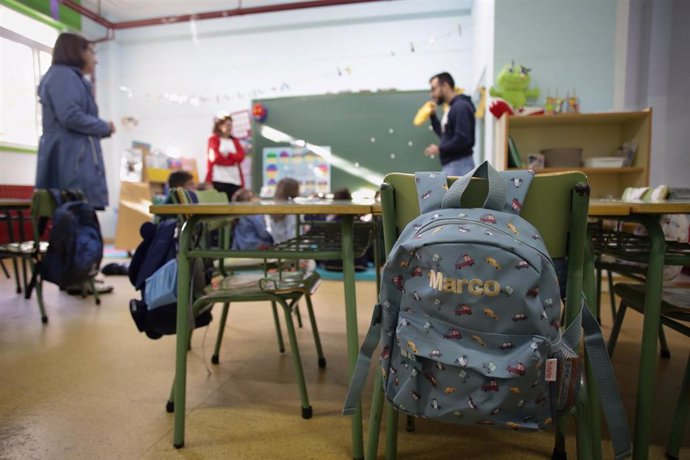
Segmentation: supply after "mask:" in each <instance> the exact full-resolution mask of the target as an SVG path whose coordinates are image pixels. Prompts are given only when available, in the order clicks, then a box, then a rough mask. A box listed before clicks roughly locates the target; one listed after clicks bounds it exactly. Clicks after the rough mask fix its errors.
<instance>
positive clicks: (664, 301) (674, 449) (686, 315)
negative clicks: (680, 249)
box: [608, 283, 690, 459]
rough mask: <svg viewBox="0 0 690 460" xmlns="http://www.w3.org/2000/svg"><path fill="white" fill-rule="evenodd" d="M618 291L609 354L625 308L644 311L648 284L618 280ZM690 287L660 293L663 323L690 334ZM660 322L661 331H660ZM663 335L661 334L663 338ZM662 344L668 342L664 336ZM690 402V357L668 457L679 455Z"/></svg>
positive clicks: (672, 429) (674, 421) (669, 442)
mask: <svg viewBox="0 0 690 460" xmlns="http://www.w3.org/2000/svg"><path fill="white" fill-rule="evenodd" d="M613 290H614V292H615V294H616V295H617V296H618V297H620V299H621V300H620V305H619V307H618V313H617V314H616V317H615V321H614V324H613V329H612V330H611V335H610V337H609V344H608V350H609V355H611V356H613V351H614V350H615V348H616V342H617V341H618V334H619V333H620V329H621V326H622V325H623V319H624V318H625V312H626V311H627V309H628V308H632V309H633V310H635V311H637V312H639V313H642V314H644V297H645V286H644V285H643V284H633V283H616V284H615V285H614V287H613ZM688 322H690V289H687V288H685V289H684V288H664V290H663V291H662V293H661V325H664V326H666V327H669V328H671V329H673V330H675V331H677V332H680V333H681V334H683V335H685V336H687V337H690V327H688V325H687V323H688ZM684 323H685V324H684ZM661 325H660V326H659V331H660V332H661V331H662V329H661ZM661 337H663V335H660V338H661ZM662 343H663V345H662V346H666V347H667V345H666V343H665V339H664V340H663V342H662ZM689 403H690V358H689V359H688V364H687V365H686V367H685V375H684V376H683V383H682V384H681V386H680V395H679V397H678V402H677V403H676V409H675V413H674V415H673V422H672V423H671V433H670V436H669V441H668V445H667V447H666V455H667V457H668V458H672V459H677V458H678V453H679V451H680V444H681V442H682V440H683V434H684V430H685V426H686V422H687V419H688V404H689Z"/></svg>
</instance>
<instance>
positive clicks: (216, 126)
mask: <svg viewBox="0 0 690 460" xmlns="http://www.w3.org/2000/svg"><path fill="white" fill-rule="evenodd" d="M228 120H230V121H232V117H231V116H230V115H225V116H223V117H218V118H216V119H215V120H214V121H213V134H215V135H216V136H220V135H221V134H222V133H221V132H220V125H222V124H223V123H225V122H226V121H228ZM230 137H232V135H230Z"/></svg>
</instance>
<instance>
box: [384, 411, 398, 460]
mask: <svg viewBox="0 0 690 460" xmlns="http://www.w3.org/2000/svg"><path fill="white" fill-rule="evenodd" d="M397 457H398V411H397V410H395V408H394V407H393V405H392V404H391V403H386V460H393V459H395V458H397Z"/></svg>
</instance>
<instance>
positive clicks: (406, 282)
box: [344, 162, 630, 455]
mask: <svg viewBox="0 0 690 460" xmlns="http://www.w3.org/2000/svg"><path fill="white" fill-rule="evenodd" d="M473 176H477V177H483V178H485V179H487V180H488V195H487V198H486V201H485V203H484V207H482V208H472V209H461V208H459V204H460V199H461V197H462V195H463V193H464V191H465V189H466V188H467V186H468V185H469V182H470V180H471V178H472V177H473ZM532 177H533V172H531V171H525V170H522V171H510V172H504V173H498V172H497V171H495V170H494V169H493V168H492V167H491V166H490V165H489V164H488V163H487V162H484V163H482V164H481V165H480V166H478V167H477V168H476V169H475V170H474V171H472V172H471V173H469V174H467V175H465V176H463V177H461V178H459V179H458V180H456V181H455V182H454V183H453V185H452V186H451V187H450V188H448V185H447V179H446V176H445V174H444V173H417V174H416V175H415V179H416V183H417V192H418V197H419V203H420V209H421V212H422V214H421V215H420V216H418V217H417V218H416V219H414V220H413V221H411V222H410V223H409V224H408V225H407V226H406V227H405V229H404V230H403V231H402V233H401V234H400V236H399V238H398V240H397V241H396V243H395V245H394V246H393V248H392V250H391V252H390V254H389V256H388V259H387V261H386V264H385V266H384V269H383V275H382V285H381V290H380V294H379V303H378V305H376V308H375V311H374V316H373V318H372V326H371V328H370V331H369V334H368V335H367V339H365V342H364V345H363V346H362V351H361V353H360V359H359V360H358V363H357V368H356V370H355V372H354V373H353V378H352V381H351V386H350V392H349V393H348V399H347V401H346V405H345V410H344V413H346V414H347V413H352V412H353V410H354V407H355V406H356V402H357V400H358V399H359V394H360V392H361V386H362V385H363V381H364V380H365V378H366V370H367V368H368V363H369V362H370V358H371V355H372V352H373V348H374V347H375V344H376V341H377V339H378V341H379V342H380V345H381V355H380V367H381V372H382V374H383V386H384V392H385V395H386V397H387V399H388V400H389V401H390V402H391V403H392V404H393V405H394V406H395V407H396V409H398V410H399V411H400V412H403V413H406V414H408V415H413V416H416V417H421V418H432V419H436V420H440V421H445V422H451V423H460V424H470V425H485V426H491V427H497V428H505V429H511V430H515V431H535V430H543V429H547V428H548V427H550V426H552V425H553V423H554V421H555V420H556V418H557V417H558V416H560V415H561V414H563V413H564V412H565V411H567V410H568V409H570V408H571V407H572V406H573V405H574V404H575V402H576V399H577V394H578V391H579V385H580V380H581V361H580V359H579V356H578V353H577V350H578V349H579V345H580V339H581V330H582V327H583V324H584V327H585V330H586V331H587V332H588V337H589V335H590V334H589V332H590V331H591V332H592V333H595V332H594V331H593V329H592V327H593V326H596V329H597V330H598V326H597V325H596V321H595V320H594V318H593V317H592V316H591V313H589V314H588V315H587V314H585V317H584V318H583V316H582V315H578V317H577V320H576V321H574V322H573V323H572V324H571V325H570V326H569V328H568V329H566V330H565V331H562V330H561V326H560V319H561V313H562V304H561V295H560V288H559V282H558V277H557V275H556V270H555V267H554V262H553V260H552V259H551V257H550V256H549V254H548V252H547V250H546V247H545V245H544V242H543V241H542V239H541V236H540V235H539V232H538V231H537V230H536V228H534V227H533V226H532V225H531V224H530V223H529V222H527V221H526V220H524V219H523V218H521V217H520V216H519V213H520V210H521V208H522V203H523V202H524V199H525V197H526V195H527V191H528V189H529V185H530V182H531V180H532ZM585 310H587V312H589V310H588V309H587V308H586V307H585ZM583 322H584V323H583ZM592 323H593V324H592ZM599 334H600V332H599ZM600 345H601V348H603V341H601V344H600ZM588 351H589V350H588ZM604 357H605V361H606V362H605V363H603V365H599V364H597V365H596V367H597V368H599V369H600V368H602V366H603V367H607V369H608V372H609V374H608V376H607V377H606V378H608V379H609V381H608V382H607V383H606V385H605V386H607V387H609V386H610V385H611V384H613V387H614V390H612V391H613V394H614V397H615V398H613V399H617V400H618V402H620V397H619V396H618V393H617V390H616V389H615V381H613V376H612V375H613V374H612V370H611V366H610V362H608V356H606V355H605V354H604ZM603 372H604V373H606V370H604V371H603ZM597 383H599V381H597ZM601 391H602V393H603V392H606V391H608V390H605V389H602V390H601ZM617 409H620V410H621V411H622V404H619V405H618V407H617ZM621 413H622V412H621ZM607 415H608V414H607ZM622 420H623V425H624V426H623V428H620V430H622V431H626V433H624V434H623V440H622V442H621V443H620V444H619V445H617V446H615V447H616V448H617V449H620V452H621V453H622V454H623V455H624V454H625V451H626V449H627V450H628V451H629V449H630V442H629V437H626V435H627V425H625V417H622ZM618 425H620V424H618ZM610 426H611V425H610ZM616 430H619V428H618V426H616V427H615V428H613V427H612V431H616ZM626 440H627V441H626ZM617 452H618V450H617Z"/></svg>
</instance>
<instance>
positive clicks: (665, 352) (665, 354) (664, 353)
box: [659, 323, 671, 359]
mask: <svg viewBox="0 0 690 460" xmlns="http://www.w3.org/2000/svg"><path fill="white" fill-rule="evenodd" d="M659 345H660V348H661V350H660V353H661V357H662V358H666V359H668V358H670V357H671V351H670V350H669V349H668V342H667V341H666V333H664V325H663V324H661V323H659Z"/></svg>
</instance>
